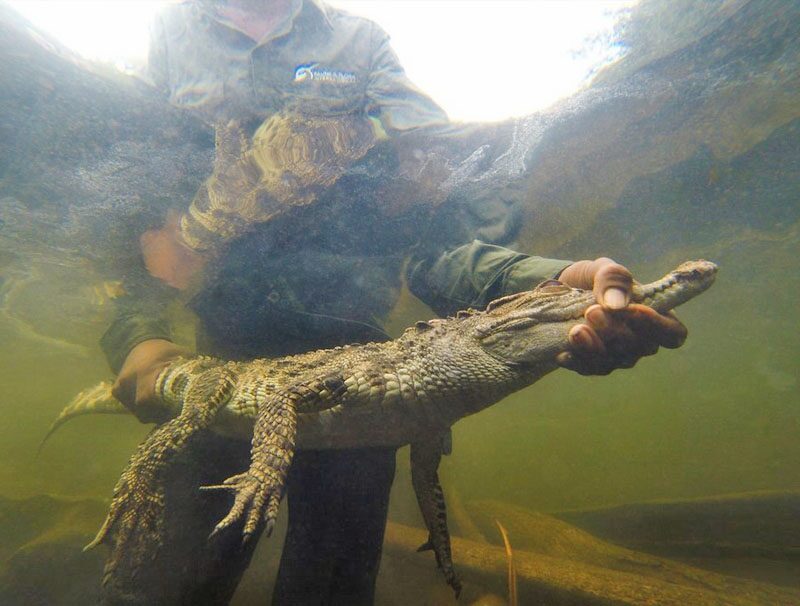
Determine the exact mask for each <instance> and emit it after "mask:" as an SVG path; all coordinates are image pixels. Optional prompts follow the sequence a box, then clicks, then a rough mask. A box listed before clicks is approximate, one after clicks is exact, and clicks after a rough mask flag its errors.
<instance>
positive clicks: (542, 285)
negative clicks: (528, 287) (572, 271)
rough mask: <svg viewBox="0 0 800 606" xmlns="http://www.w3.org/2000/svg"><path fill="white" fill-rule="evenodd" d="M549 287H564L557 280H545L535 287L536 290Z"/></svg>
mask: <svg viewBox="0 0 800 606" xmlns="http://www.w3.org/2000/svg"><path fill="white" fill-rule="evenodd" d="M550 286H564V283H563V282H559V281H558V280H545V281H544V282H540V283H539V284H538V285H537V286H536V290H539V289H540V288H548V287H550Z"/></svg>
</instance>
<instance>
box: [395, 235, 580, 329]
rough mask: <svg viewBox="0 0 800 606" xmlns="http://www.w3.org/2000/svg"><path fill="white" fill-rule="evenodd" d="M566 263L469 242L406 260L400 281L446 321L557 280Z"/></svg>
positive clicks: (566, 265) (567, 262)
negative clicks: (461, 310) (406, 284)
mask: <svg viewBox="0 0 800 606" xmlns="http://www.w3.org/2000/svg"><path fill="white" fill-rule="evenodd" d="M570 264H571V261H565V260H560V259H546V258H544V257H536V256H531V255H526V254H523V253H519V252H515V251H513V250H509V249H507V248H504V247H502V246H495V245H493V244H487V243H486V242H482V241H480V240H473V241H472V242H470V243H469V244H465V245H463V246H459V247H456V248H454V249H452V250H449V251H446V252H443V253H441V254H440V255H429V256H421V257H420V256H418V257H414V258H412V260H411V262H410V264H409V267H408V270H407V273H406V279H407V283H408V286H409V289H410V290H411V292H412V293H414V295H416V296H417V297H419V298H420V299H421V300H422V301H424V302H425V303H426V304H427V305H428V306H430V307H431V308H432V309H433V310H434V311H435V312H436V313H437V314H439V315H440V316H449V315H453V314H454V313H455V312H456V311H458V310H459V309H466V308H468V307H472V308H474V309H482V308H484V307H486V305H487V304H488V303H489V302H490V301H492V300H494V299H497V298H498V297H502V296H504V295H508V294H512V293H515V292H519V291H522V290H527V289H529V288H533V286H535V285H536V284H538V283H539V282H543V281H544V280H548V279H553V278H557V277H558V276H559V274H560V273H561V272H562V271H563V270H564V269H565V268H566V267H568V266H569V265H570Z"/></svg>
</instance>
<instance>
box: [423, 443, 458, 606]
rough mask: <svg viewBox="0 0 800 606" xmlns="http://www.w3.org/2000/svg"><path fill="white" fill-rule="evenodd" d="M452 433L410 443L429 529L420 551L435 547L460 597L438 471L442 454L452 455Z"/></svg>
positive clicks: (426, 523)
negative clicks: (450, 438)
mask: <svg viewBox="0 0 800 606" xmlns="http://www.w3.org/2000/svg"><path fill="white" fill-rule="evenodd" d="M449 435H450V434H449V432H448V433H447V434H445V435H441V436H435V437H433V438H431V439H429V440H426V441H420V442H412V443H411V482H412V484H413V486H414V492H415V493H416V495H417V503H419V508H420V511H421V512H422V519H423V520H424V521H425V527H426V528H427V529H428V542H427V543H425V544H423V545H422V546H421V547H420V548H419V549H418V551H426V550H428V549H431V550H433V553H434V555H435V556H436V563H437V564H438V566H439V569H440V570H441V571H442V574H444V578H445V580H446V581H447V584H448V585H450V587H452V588H453V591H455V594H456V598H457V597H458V595H459V594H460V593H461V580H460V579H459V578H458V576H457V575H456V572H455V570H454V568H453V556H452V551H451V549H450V532H449V531H448V530H447V512H446V509H445V504H444V493H443V491H442V486H441V484H439V473H438V469H439V462H440V461H441V459H442V454H449Z"/></svg>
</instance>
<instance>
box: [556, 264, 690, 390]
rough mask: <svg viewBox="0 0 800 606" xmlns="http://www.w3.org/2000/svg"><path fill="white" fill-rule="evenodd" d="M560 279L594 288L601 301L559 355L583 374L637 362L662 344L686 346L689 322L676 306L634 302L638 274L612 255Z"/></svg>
mask: <svg viewBox="0 0 800 606" xmlns="http://www.w3.org/2000/svg"><path fill="white" fill-rule="evenodd" d="M559 280H560V281H561V282H563V283H564V284H566V285H568V286H572V287H574V288H583V289H586V290H592V291H594V294H595V297H596V298H597V301H598V304H596V305H592V306H590V307H589V308H588V309H587V310H586V312H585V313H584V318H585V320H586V323H585V324H579V325H577V326H574V327H573V328H572V330H570V333H569V344H570V350H569V351H565V352H562V353H560V354H558V356H557V358H556V361H557V362H558V364H559V365H561V366H563V367H564V368H568V369H570V370H574V371H575V372H578V373H580V374H582V375H607V374H609V373H610V372H612V371H613V370H615V369H617V368H631V367H633V365H634V364H636V362H638V361H639V359H640V358H641V357H643V356H650V355H653V354H654V353H656V352H657V351H658V348H659V347H667V348H675V347H680V346H681V345H682V344H683V342H684V341H685V340H686V335H687V330H686V327H685V326H684V325H683V324H682V323H681V322H680V320H678V318H677V317H676V316H675V315H674V314H673V313H672V312H669V313H668V314H660V313H658V312H657V311H655V310H654V309H652V308H650V307H647V306H646V305H639V304H636V303H633V304H631V303H630V296H631V287H632V285H633V276H632V274H631V272H630V271H629V270H628V269H627V268H626V267H624V266H622V265H620V264H619V263H616V262H614V261H613V260H612V259H609V258H607V257H600V258H598V259H595V260H593V261H589V260H587V261H578V262H576V263H573V264H572V265H570V266H569V267H567V268H566V269H565V270H564V271H563V272H561V276H560V277H559Z"/></svg>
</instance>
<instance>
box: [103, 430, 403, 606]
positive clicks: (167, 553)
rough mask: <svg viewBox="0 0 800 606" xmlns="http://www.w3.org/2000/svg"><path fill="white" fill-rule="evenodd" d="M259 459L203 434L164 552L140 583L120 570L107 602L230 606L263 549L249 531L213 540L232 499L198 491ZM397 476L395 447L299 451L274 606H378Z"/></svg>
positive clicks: (180, 484) (170, 519)
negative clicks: (380, 571) (376, 595)
mask: <svg viewBox="0 0 800 606" xmlns="http://www.w3.org/2000/svg"><path fill="white" fill-rule="evenodd" d="M249 460H250V447H249V444H247V443H246V442H239V441H234V440H229V439H225V438H221V437H219V436H217V435H214V434H211V433H209V432H206V433H204V434H203V435H202V436H199V437H198V439H197V440H196V441H195V442H193V443H192V445H191V447H190V448H189V450H188V451H187V452H186V453H184V454H183V455H182V456H181V457H180V458H179V460H178V461H177V462H176V463H175V464H174V465H173V466H171V468H170V470H169V473H168V477H167V479H166V485H167V491H166V495H165V497H166V498H165V501H166V513H165V521H166V533H165V538H164V543H163V545H162V546H161V547H160V548H159V549H158V551H157V552H156V555H155V557H154V558H153V560H151V561H148V562H146V563H145V564H144V567H143V568H142V569H141V570H139V571H138V572H137V573H136V575H135V576H134V575H132V574H127V571H125V570H124V569H123V570H119V571H117V573H116V574H115V575H114V576H113V577H112V578H111V580H110V582H109V583H108V584H107V585H106V586H105V588H104V590H103V596H102V599H101V603H102V604H106V605H112V604H113V605H122V604H125V605H137V606H138V605H145V604H146V605H148V606H149V605H163V606H167V605H175V604H181V605H183V604H185V605H190V604H191V605H193V606H219V605H224V604H228V603H229V602H230V600H231V598H232V597H233V594H234V592H235V590H236V586H237V585H238V583H239V580H240V579H241V577H242V575H243V573H244V571H245V570H246V568H247V566H248V564H249V563H250V559H251V558H252V555H253V551H254V549H255V543H256V541H255V540H253V541H250V542H249V543H248V544H246V545H242V540H241V534H240V533H239V531H240V530H241V528H240V527H231V528H229V529H227V530H226V531H225V532H223V533H220V534H219V535H217V536H216V537H214V538H213V539H209V538H208V537H209V534H210V532H211V530H212V529H213V528H214V526H215V525H216V524H217V522H219V521H220V520H221V519H222V518H223V517H224V516H225V514H226V513H227V511H228V510H229V508H230V506H231V503H232V498H231V496H230V495H229V494H226V493H223V492H218V491H213V492H200V491H199V490H198V488H199V486H202V485H208V484H218V483H220V482H221V481H222V480H224V479H225V478H226V477H228V476H230V475H233V474H236V473H240V472H241V471H243V470H244V469H246V468H247V466H248V465H249ZM394 471H395V449H394V448H365V449H357V450H347V451H335V450H334V451H305V452H304V451H299V452H297V453H295V458H294V461H293V464H292V467H291V470H290V472H289V479H288V496H287V499H288V509H289V528H288V531H287V535H286V542H285V544H284V550H283V555H282V558H281V564H280V569H279V572H278V579H277V581H276V586H275V590H274V594H273V605H274V606H289V605H292V606H305V605H315V606H316V605H319V606H322V605H325V606H327V605H339V604H342V605H343V604H347V605H352V606H361V605H369V604H372V603H373V598H374V591H375V580H376V577H377V573H378V566H379V564H380V555H381V545H382V542H383V533H384V528H385V525H386V515H387V510H388V503H389V491H390V489H391V484H392V480H393V478H394ZM286 505H287V503H284V505H283V506H284V507H286Z"/></svg>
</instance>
